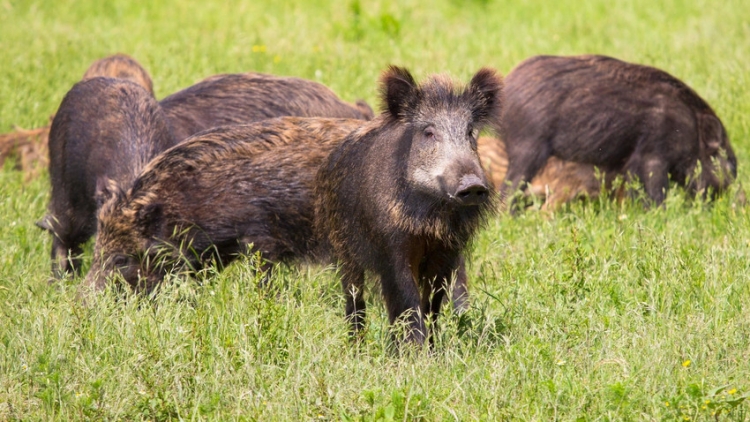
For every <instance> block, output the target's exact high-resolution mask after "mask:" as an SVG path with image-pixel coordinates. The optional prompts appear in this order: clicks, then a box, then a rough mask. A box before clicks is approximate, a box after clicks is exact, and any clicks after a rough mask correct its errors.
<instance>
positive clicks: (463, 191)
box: [455, 174, 490, 205]
mask: <svg viewBox="0 0 750 422" xmlns="http://www.w3.org/2000/svg"><path fill="white" fill-rule="evenodd" d="M489 195H490V191H489V189H488V188H487V184H486V183H484V181H483V180H482V179H480V178H479V177H477V176H476V175H474V174H467V175H465V176H463V177H462V178H461V181H460V182H459V184H458V189H456V195H455V196H456V199H457V200H458V201H459V202H460V203H461V205H479V204H481V203H482V202H484V201H486V200H487V198H488V197H489Z"/></svg>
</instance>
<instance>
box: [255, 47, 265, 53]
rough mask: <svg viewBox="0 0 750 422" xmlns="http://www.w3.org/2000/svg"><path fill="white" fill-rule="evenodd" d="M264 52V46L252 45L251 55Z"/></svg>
mask: <svg viewBox="0 0 750 422" xmlns="http://www.w3.org/2000/svg"><path fill="white" fill-rule="evenodd" d="M265 52H266V46H265V45H254V46H253V53H265Z"/></svg>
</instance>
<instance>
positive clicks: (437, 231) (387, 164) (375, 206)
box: [316, 67, 502, 343]
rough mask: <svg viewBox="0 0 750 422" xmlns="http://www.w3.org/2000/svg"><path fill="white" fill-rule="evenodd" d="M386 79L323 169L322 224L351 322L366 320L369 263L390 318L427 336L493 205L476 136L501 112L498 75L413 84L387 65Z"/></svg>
mask: <svg viewBox="0 0 750 422" xmlns="http://www.w3.org/2000/svg"><path fill="white" fill-rule="evenodd" d="M381 84H382V91H383V93H382V97H383V102H384V103H385V104H386V110H385V111H384V113H383V114H382V115H381V116H379V117H376V118H375V119H374V120H373V121H371V122H369V123H367V124H366V125H365V126H363V127H362V128H360V129H358V130H356V131H354V132H352V133H351V134H350V135H349V136H348V137H347V139H346V141H344V143H343V144H342V145H341V146H340V147H339V148H337V149H336V150H335V151H334V152H333V153H332V154H331V156H330V157H329V159H328V160H327V163H326V164H325V165H324V166H322V167H321V170H320V172H319V173H318V176H317V184H316V219H317V220H316V221H317V228H318V229H319V230H320V231H321V233H323V234H324V235H326V236H327V237H328V239H329V240H330V242H331V245H332V247H333V251H334V254H335V256H336V258H337V259H338V260H339V263H340V272H341V281H342V285H343V288H344V293H345V295H346V315H347V318H349V319H350V321H351V323H352V328H353V329H354V330H355V331H356V330H359V329H360V328H361V327H362V326H363V324H364V313H365V309H364V307H365V302H364V299H363V296H362V291H363V283H364V272H365V271H366V270H367V271H372V272H373V273H375V274H376V275H377V276H378V277H379V278H380V284H381V287H382V292H383V296H384V298H385V302H386V307H387V309H388V315H389V318H390V321H391V322H394V321H395V320H396V319H397V318H401V317H403V318H406V319H407V321H408V324H409V329H410V332H409V334H408V338H409V339H410V340H412V341H416V342H419V343H421V342H423V341H424V340H425V336H426V326H425V320H424V317H425V316H428V315H432V316H436V315H437V314H438V312H439V310H440V306H441V302H442V299H443V297H444V294H445V287H446V285H447V283H448V282H449V281H450V280H451V278H452V277H453V276H454V275H456V273H458V277H459V279H460V278H461V277H465V274H464V269H463V266H464V259H463V252H464V251H465V248H466V245H467V244H468V243H469V241H470V240H471V239H472V237H473V235H474V234H475V233H476V231H477V229H478V228H479V226H480V225H481V224H482V222H483V220H484V219H485V217H486V216H487V215H488V214H489V213H490V212H491V210H492V201H491V200H490V198H489V197H488V195H489V189H488V187H489V182H488V181H487V180H486V177H485V175H484V172H483V171H482V168H481V164H480V163H479V157H478V156H477V152H476V136H477V133H478V131H479V130H480V129H481V128H482V127H483V126H484V125H485V124H488V123H490V122H494V119H495V118H496V116H499V108H500V104H501V98H500V96H501V89H502V81H501V79H500V77H499V76H498V75H496V74H495V72H494V71H492V70H489V69H483V70H481V71H480V72H479V73H477V75H475V76H474V78H473V79H472V81H471V83H470V84H469V85H468V86H467V87H466V88H465V89H459V88H457V87H455V86H454V85H453V84H452V83H451V82H450V81H449V80H448V79H446V78H443V77H433V78H431V79H430V80H428V81H427V82H426V83H423V84H422V85H417V84H416V83H415V82H414V79H413V78H412V76H411V75H410V74H409V72H408V71H406V70H405V69H402V68H396V67H391V68H390V69H389V70H388V71H386V72H385V73H384V75H383V77H382V82H381ZM466 180H472V182H471V186H470V187H468V185H466V184H465V181H466ZM472 189H475V190H472ZM464 194H466V195H469V196H464ZM467 198H468V199H467ZM459 283H463V284H462V285H461V286H462V288H465V279H464V280H463V281H459Z"/></svg>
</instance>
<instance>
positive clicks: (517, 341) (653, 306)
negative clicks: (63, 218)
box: [0, 0, 750, 421]
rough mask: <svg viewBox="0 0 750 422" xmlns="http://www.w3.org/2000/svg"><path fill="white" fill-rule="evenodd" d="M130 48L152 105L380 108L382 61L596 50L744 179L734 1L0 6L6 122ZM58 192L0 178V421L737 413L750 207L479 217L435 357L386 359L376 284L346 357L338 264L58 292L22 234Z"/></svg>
mask: <svg viewBox="0 0 750 422" xmlns="http://www.w3.org/2000/svg"><path fill="white" fill-rule="evenodd" d="M115 52H124V53H128V54H131V55H133V56H134V57H135V58H136V59H138V60H139V61H140V62H141V63H142V64H143V65H144V66H145V67H146V68H147V69H148V70H149V72H150V73H151V75H152V77H153V79H154V87H155V91H156V94H157V97H159V98H162V97H164V96H166V95H168V94H169V93H171V92H174V91H176V90H178V89H181V88H183V87H186V86H188V85H190V84H192V83H194V82H196V81H198V80H200V79H202V78H204V77H206V76H208V75H211V74H215V73H227V72H243V71H261V72H268V73H274V74H280V75H294V76H300V77H304V78H309V79H313V80H317V81H320V82H322V83H324V84H326V85H328V86H330V87H331V88H332V89H333V90H334V91H335V92H336V93H337V94H339V95H340V96H341V97H342V98H344V99H346V100H350V101H351V100H354V99H357V98H364V99H366V100H367V101H368V102H370V103H371V104H373V105H375V104H378V101H377V98H376V95H377V92H376V83H375V82H376V80H377V77H378V75H379V72H380V71H381V70H382V69H383V68H384V67H385V66H386V65H387V64H390V63H393V64H399V65H404V66H407V67H408V68H410V69H411V70H413V72H414V73H415V74H416V75H417V76H418V78H423V77H425V76H427V75H429V74H431V73H437V72H447V73H449V74H451V75H453V76H454V77H456V78H458V79H462V80H468V78H469V77H470V76H471V75H472V74H473V72H475V71H476V70H477V69H478V68H480V67H482V66H493V67H496V68H497V69H499V70H500V71H501V72H502V73H507V72H508V71H509V70H510V69H511V68H512V67H513V66H514V65H515V64H517V63H518V62H520V61H521V60H523V59H524V58H526V57H529V56H532V55H536V54H581V53H601V54H608V55H613V56H616V57H619V58H622V59H625V60H629V61H635V62H639V63H645V64H650V65H654V66H657V67H660V68H663V69H665V70H667V71H668V72H670V73H672V74H673V75H675V76H677V77H679V78H681V79H683V80H684V81H685V82H687V83H688V84H689V85H691V86H692V87H693V88H695V89H696V90H697V91H698V92H699V93H700V94H701V95H702V96H703V97H704V98H705V99H706V100H707V101H708V102H709V103H710V104H711V105H712V106H713V107H714V108H715V110H716V111H717V113H718V115H719V116H720V117H721V119H722V120H723V122H724V123H725V125H726V127H727V130H728V132H729V134H730V137H731V140H732V143H733V146H734V148H735V151H736V153H737V157H738V161H739V176H738V179H739V180H738V183H737V184H736V185H735V186H738V185H739V184H742V185H744V186H749V185H750V179H749V178H748V173H747V171H746V168H747V167H746V165H747V164H746V163H748V162H749V161H748V159H750V89H748V87H749V86H750V59H749V58H750V2H748V1H746V0H725V1H715V0H712V1H708V0H696V1H687V0H664V1H660V0H625V1H620V2H612V1H604V0H599V1H580V2H577V1H571V0H564V1H534V0H531V1H510V0H473V1H459V0H446V1H436V2H427V1H424V2H417V1H410V0H407V1H398V2H397V1H372V2H365V1H360V0H353V1H351V0H350V1H347V2H321V1H310V2H293V1H285V0H280V1H246V2H238V1H225V2H212V3H208V2H204V1H194V0H183V1H173V0H170V1H159V2H125V1H107V2H102V1H95V0H76V1H70V0H54V1H53V0H48V1H36V2H32V1H9V0H0V63H1V64H0V98H1V99H2V100H0V131H1V132H6V131H9V130H10V129H11V128H12V125H14V124H15V125H19V126H22V127H27V128H28V127H34V126H40V125H43V124H46V122H47V119H48V117H49V115H50V114H52V113H54V112H55V110H56V108H57V106H58V105H59V103H60V101H61V99H62V97H63V95H64V94H65V92H66V91H67V90H68V89H69V88H70V87H71V86H72V85H73V84H74V83H75V82H76V81H77V80H78V79H80V77H81V76H82V75H83V72H84V71H85V69H86V68H87V66H88V65H89V64H90V63H91V62H92V61H94V60H96V59H98V58H101V57H104V56H106V55H108V54H112V53H115ZM48 191H49V179H48V177H47V175H46V174H45V175H43V177H42V178H40V179H37V180H33V181H31V182H25V181H24V177H23V175H21V174H19V173H18V172H16V171H13V170H12V169H11V168H10V166H9V165H6V168H5V169H4V170H2V171H0V251H1V253H0V420H14V419H22V420H71V419H76V420H77V419H93V420H102V419H107V420H168V419H199V420H200V419H211V420H234V419H237V420H263V421H269V420H363V421H380V420H382V421H391V420H393V421H395V420H430V421H431V420H462V421H463V420H540V421H542V420H543V421H547V420H613V421H621V420H634V421H635V420H680V421H681V420H686V421H687V420H731V421H734V420H750V404H748V403H750V402H746V401H745V398H747V397H750V282H749V281H750V214H749V213H748V210H747V209H746V208H745V207H744V206H743V203H742V201H738V200H736V199H735V198H736V192H737V188H736V187H735V188H734V189H733V190H732V191H731V192H729V193H728V194H727V195H725V196H724V197H722V198H721V199H719V200H718V201H716V202H715V203H713V204H703V203H700V202H691V201H687V200H686V199H685V197H684V194H683V193H682V192H680V191H679V190H678V189H673V190H671V191H670V195H669V197H668V199H667V203H666V207H665V208H658V209H652V210H643V209H641V208H640V207H638V206H635V205H631V204H627V203H626V204H622V205H618V204H615V203H610V202H606V201H591V202H590V203H588V204H576V205H573V206H571V207H568V208H566V209H564V210H561V211H560V212H558V213H556V214H553V215H550V214H546V213H542V212H534V211H531V212H526V213H524V214H522V215H520V216H519V217H517V218H510V217H508V216H499V217H497V218H495V219H493V220H492V221H491V222H490V224H489V227H488V228H487V230H485V231H483V232H482V234H481V235H480V237H479V239H478V241H477V242H476V243H475V245H474V254H473V259H472V263H471V267H470V276H471V283H472V284H471V288H472V306H471V309H470V310H469V311H468V312H467V313H466V314H464V315H462V316H460V317H459V316H455V315H453V314H451V313H450V311H448V313H447V314H446V315H443V318H441V321H440V322H441V330H440V332H439V335H438V338H437V344H436V347H435V348H434V349H433V350H432V351H429V350H420V351H414V352H413V353H404V354H403V355H401V356H396V355H395V354H393V353H389V334H388V323H387V318H386V316H385V310H384V308H383V305H382V299H381V298H380V297H379V294H378V291H377V289H376V288H375V286H372V284H374V283H371V286H370V291H369V294H368V295H367V297H368V306H370V308H369V309H370V313H369V315H368V316H369V318H368V327H367V332H366V335H365V337H364V340H363V341H362V343H361V344H359V345H357V346H355V345H353V344H351V343H350V342H349V341H348V338H347V325H346V323H345V321H344V319H343V295H342V293H341V291H340V287H339V284H338V281H337V278H336V276H335V273H334V271H332V270H331V269H327V268H319V267H304V268H291V269H280V271H279V273H278V274H277V276H276V277H275V278H274V283H273V284H274V288H273V289H272V290H270V291H265V290H261V289H257V288H256V280H255V278H254V275H253V271H251V268H250V266H249V265H248V262H247V261H245V262H240V263H237V264H234V265H232V266H231V267H230V268H228V269H227V270H226V271H225V272H223V273H221V274H218V275H216V274H209V275H208V276H207V277H205V278H204V279H203V280H202V281H201V282H200V283H199V282H196V281H195V280H190V279H187V280H180V279H175V280H173V282H172V283H170V284H169V285H168V287H166V288H165V291H164V292H163V293H162V294H161V295H159V296H158V297H157V298H156V299H153V300H150V299H147V298H139V297H129V298H120V299H118V298H116V297H115V295H114V294H111V293H108V294H106V295H103V296H102V297H100V298H98V300H96V301H95V302H94V303H92V304H91V306H89V307H83V306H81V305H80V304H79V303H77V302H76V300H75V293H76V286H77V284H78V280H68V281H66V282H64V283H60V284H55V285H49V284H48V283H47V280H48V277H49V247H50V239H49V237H48V236H47V235H46V234H45V233H42V232H41V231H40V230H39V229H37V228H36V227H35V226H34V221H35V220H36V219H38V218H39V217H41V216H42V215H43V214H44V212H45V207H46V204H47V201H48V195H49V194H48Z"/></svg>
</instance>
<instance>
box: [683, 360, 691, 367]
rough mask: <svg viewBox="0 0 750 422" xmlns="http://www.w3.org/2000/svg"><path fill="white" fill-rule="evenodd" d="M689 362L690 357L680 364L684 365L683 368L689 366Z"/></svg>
mask: <svg viewBox="0 0 750 422" xmlns="http://www.w3.org/2000/svg"><path fill="white" fill-rule="evenodd" d="M690 363H691V362H690V359H688V360H686V361H685V362H682V366H683V367H685V368H689V367H690Z"/></svg>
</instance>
